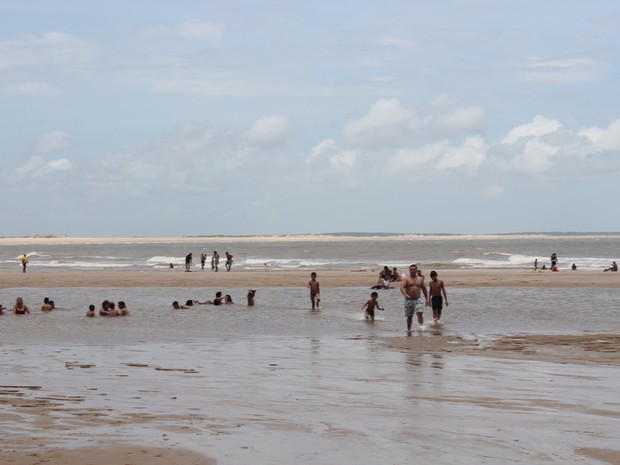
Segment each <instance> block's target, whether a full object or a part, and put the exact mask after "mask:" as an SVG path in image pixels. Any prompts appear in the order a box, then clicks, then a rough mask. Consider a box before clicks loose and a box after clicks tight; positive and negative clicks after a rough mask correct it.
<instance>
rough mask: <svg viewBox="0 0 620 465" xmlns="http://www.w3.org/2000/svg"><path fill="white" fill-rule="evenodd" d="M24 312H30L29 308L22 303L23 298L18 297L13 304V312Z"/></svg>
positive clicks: (20, 313) (23, 313) (18, 313)
mask: <svg viewBox="0 0 620 465" xmlns="http://www.w3.org/2000/svg"><path fill="white" fill-rule="evenodd" d="M26 313H30V309H29V308H28V305H26V304H25V303H24V299H22V298H21V297H18V298H17V300H16V301H15V304H14V305H13V314H14V315H25V314H26Z"/></svg>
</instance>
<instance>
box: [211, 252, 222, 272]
mask: <svg viewBox="0 0 620 465" xmlns="http://www.w3.org/2000/svg"><path fill="white" fill-rule="evenodd" d="M219 264H220V254H219V253H217V250H214V251H213V256H212V257H211V271H217V270H218V266H219Z"/></svg>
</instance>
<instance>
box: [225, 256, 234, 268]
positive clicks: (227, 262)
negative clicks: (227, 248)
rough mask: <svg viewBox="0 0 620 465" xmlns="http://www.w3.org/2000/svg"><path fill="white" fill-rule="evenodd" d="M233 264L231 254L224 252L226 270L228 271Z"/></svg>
mask: <svg viewBox="0 0 620 465" xmlns="http://www.w3.org/2000/svg"><path fill="white" fill-rule="evenodd" d="M232 264H233V256H232V255H231V254H229V253H228V252H226V271H230V269H231V268H232Z"/></svg>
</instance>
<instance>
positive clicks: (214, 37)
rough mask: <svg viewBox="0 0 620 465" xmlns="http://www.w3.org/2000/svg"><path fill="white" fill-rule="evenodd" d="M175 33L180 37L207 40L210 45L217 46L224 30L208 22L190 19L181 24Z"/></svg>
mask: <svg viewBox="0 0 620 465" xmlns="http://www.w3.org/2000/svg"><path fill="white" fill-rule="evenodd" d="M177 32H178V33H179V35H180V36H181V37H186V38H191V37H198V38H203V39H208V40H209V41H211V42H212V43H215V44H219V43H220V41H221V39H222V35H223V33H224V28H223V27H222V26H219V25H217V24H213V23H210V22H208V21H202V20H200V19H190V20H188V21H185V22H184V23H183V24H181V25H180V26H179V27H178V29H177Z"/></svg>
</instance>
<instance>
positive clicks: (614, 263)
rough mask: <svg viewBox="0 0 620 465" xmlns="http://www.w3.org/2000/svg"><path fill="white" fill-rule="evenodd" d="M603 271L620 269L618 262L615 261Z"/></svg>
mask: <svg viewBox="0 0 620 465" xmlns="http://www.w3.org/2000/svg"><path fill="white" fill-rule="evenodd" d="M603 271H618V264H617V263H616V262H613V263H612V264H611V265H610V267H609V268H605V269H604V270H603Z"/></svg>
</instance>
